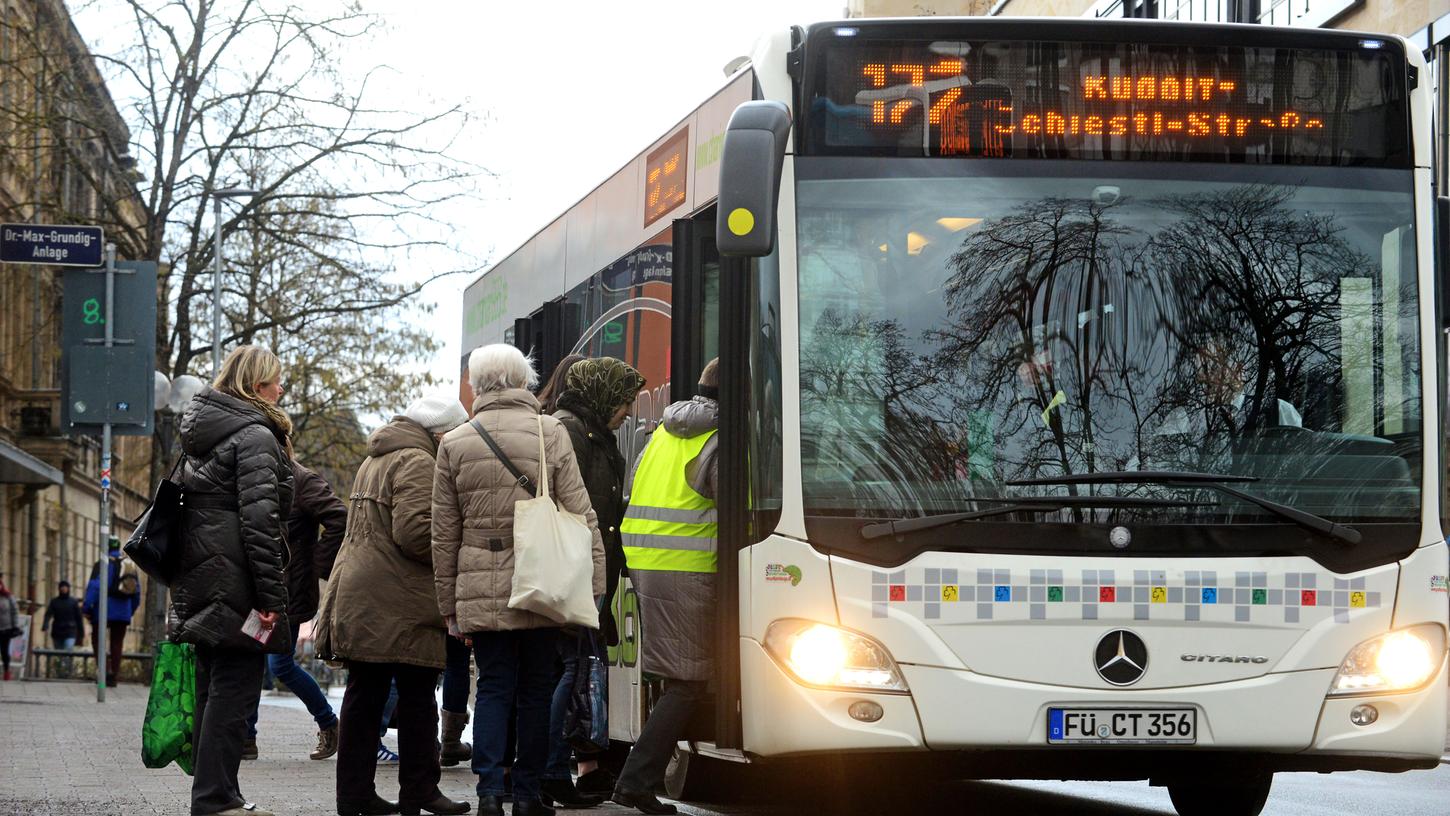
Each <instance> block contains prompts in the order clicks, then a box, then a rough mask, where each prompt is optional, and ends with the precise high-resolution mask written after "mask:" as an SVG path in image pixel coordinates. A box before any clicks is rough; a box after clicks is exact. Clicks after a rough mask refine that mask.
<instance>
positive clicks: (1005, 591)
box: [995, 586, 1012, 603]
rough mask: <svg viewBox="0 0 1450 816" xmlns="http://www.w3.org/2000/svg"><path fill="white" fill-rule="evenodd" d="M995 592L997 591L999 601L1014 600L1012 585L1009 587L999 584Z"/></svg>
mask: <svg viewBox="0 0 1450 816" xmlns="http://www.w3.org/2000/svg"><path fill="white" fill-rule="evenodd" d="M995 593H996V599H997V603H1011V602H1012V587H1009V586H999V587H997V589H996V590H995Z"/></svg>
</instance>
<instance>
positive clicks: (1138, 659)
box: [1093, 629, 1148, 686]
mask: <svg viewBox="0 0 1450 816" xmlns="http://www.w3.org/2000/svg"><path fill="white" fill-rule="evenodd" d="M1093 666H1094V667H1096V668H1097V670H1098V676H1099V677H1101V678H1103V679H1104V680H1106V681H1107V682H1109V683H1111V684H1113V685H1115V686H1131V685H1133V684H1134V683H1136V682H1138V681H1139V680H1142V679H1143V675H1144V674H1145V673H1146V672H1147V671H1148V647H1147V646H1146V645H1144V643H1143V639H1142V638H1140V637H1138V636H1137V635H1135V634H1133V633H1132V632H1129V631H1127V630H1126V629H1117V630H1115V631H1112V632H1109V633H1107V634H1106V635H1103V639H1102V640H1099V641H1098V648H1097V651H1096V652H1095V653H1094V655H1093Z"/></svg>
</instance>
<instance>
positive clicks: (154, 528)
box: [122, 454, 186, 584]
mask: <svg viewBox="0 0 1450 816" xmlns="http://www.w3.org/2000/svg"><path fill="white" fill-rule="evenodd" d="M185 459H186V455H185V454H182V456H181V457H180V458H179V459H177V460H176V466H175V467H173V468H172V469H171V474H170V475H169V476H167V477H166V478H164V479H162V480H161V483H160V484H158V485H156V494H155V495H154V496H153V497H152V498H151V504H150V505H148V506H147V507H146V512H144V513H142V514H141V517H140V518H138V519H136V531H135V532H133V533H131V538H130V539H129V540H127V541H126V546H125V547H123V548H122V551H123V552H125V553H126V557H127V558H130V559H131V561H132V562H133V563H135V565H136V566H138V567H140V568H141V570H142V571H143V572H145V573H146V574H147V575H149V576H151V577H152V578H155V579H156V580H158V581H160V582H161V583H163V584H170V583H171V580H172V579H173V578H175V577H176V573H177V569H178V567H179V566H180V563H181V550H182V542H181V537H182V535H184V532H183V530H184V527H183V524H184V522H185V511H184V510H183V509H182V490H181V483H180V482H177V481H176V473H177V471H179V470H181V463H182V462H183V461H185Z"/></svg>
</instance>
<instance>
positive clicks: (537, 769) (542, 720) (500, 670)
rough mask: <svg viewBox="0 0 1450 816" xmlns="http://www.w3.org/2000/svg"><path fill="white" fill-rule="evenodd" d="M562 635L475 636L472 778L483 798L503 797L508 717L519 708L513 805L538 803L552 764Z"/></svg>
mask: <svg viewBox="0 0 1450 816" xmlns="http://www.w3.org/2000/svg"><path fill="white" fill-rule="evenodd" d="M558 637H559V630H558V629H555V628H545V629H519V630H515V631H510V632H478V633H475V634H474V635H473V636H472V640H473V657H474V659H475V660H476V661H477V662H478V696H477V700H476V702H475V704H474V707H473V714H474V717H473V772H474V773H476V774H478V795H479V796H503V795H504V786H503V769H504V764H505V759H506V755H507V752H508V743H509V716H510V713H511V711H512V710H513V708H514V706H517V707H518V737H517V749H516V752H515V755H514V763H513V769H512V771H511V772H510V776H511V778H512V780H513V789H514V801H515V802H520V801H524V800H529V799H538V798H539V781H540V779H541V778H542V777H543V774H544V766H545V764H546V763H547V762H548V758H549V703H550V702H551V700H552V699H553V696H554V686H555V683H554V665H555V663H556V662H557V661H558V659H559V652H558Z"/></svg>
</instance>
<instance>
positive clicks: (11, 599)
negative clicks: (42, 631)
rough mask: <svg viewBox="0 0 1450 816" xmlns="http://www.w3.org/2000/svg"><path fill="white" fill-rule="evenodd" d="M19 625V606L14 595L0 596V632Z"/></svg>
mask: <svg viewBox="0 0 1450 816" xmlns="http://www.w3.org/2000/svg"><path fill="white" fill-rule="evenodd" d="M19 625H20V607H19V606H18V605H17V604H16V603H15V596H14V595H4V596H0V632H8V631H10V630H11V629H14V628H15V627H17V626H19Z"/></svg>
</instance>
